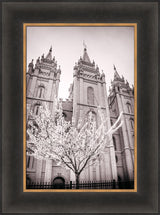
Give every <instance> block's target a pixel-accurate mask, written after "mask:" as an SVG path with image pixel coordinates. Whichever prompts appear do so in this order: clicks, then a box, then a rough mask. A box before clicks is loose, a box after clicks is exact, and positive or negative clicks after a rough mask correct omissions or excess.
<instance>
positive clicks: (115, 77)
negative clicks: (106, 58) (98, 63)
mask: <svg viewBox="0 0 160 215" xmlns="http://www.w3.org/2000/svg"><path fill="white" fill-rule="evenodd" d="M113 68H114V80H116V79H121V78H120V76H119V74H118V72H117V69H116V67H115V65H114V64H113Z"/></svg>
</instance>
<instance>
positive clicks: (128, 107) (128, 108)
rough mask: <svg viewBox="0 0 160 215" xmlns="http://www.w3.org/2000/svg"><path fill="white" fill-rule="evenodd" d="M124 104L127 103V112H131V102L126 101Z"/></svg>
mask: <svg viewBox="0 0 160 215" xmlns="http://www.w3.org/2000/svg"><path fill="white" fill-rule="evenodd" d="M126 105H127V111H128V113H131V112H132V110H131V104H130V103H128V102H127V104H126Z"/></svg>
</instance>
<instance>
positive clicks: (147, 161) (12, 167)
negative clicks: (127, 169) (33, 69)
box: [1, 1, 158, 214]
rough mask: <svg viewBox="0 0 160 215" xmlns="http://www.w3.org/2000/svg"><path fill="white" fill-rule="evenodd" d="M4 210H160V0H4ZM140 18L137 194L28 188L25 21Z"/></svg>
mask: <svg viewBox="0 0 160 215" xmlns="http://www.w3.org/2000/svg"><path fill="white" fill-rule="evenodd" d="M1 6H2V7H1V10H2V81H3V85H2V96H3V100H2V101H3V104H2V111H3V112H2V114H3V118H2V141H3V146H2V212H3V213H21V214H22V213H45V214H46V213H84V214H85V213H158V129H157V128H158V99H157V97H158V3H157V2H129V3H127V2H104V1H103V2H53V1H52V2H37V1H34V2H14V3H12V2H2V4H1ZM29 22H30V23H41V22H43V23H44V22H55V23H137V24H138V31H137V32H138V49H137V51H138V64H137V65H138V67H137V91H138V96H137V110H138V113H137V130H138V132H137V138H138V140H137V141H138V144H137V145H138V148H137V151H138V181H137V182H138V192H137V193H108V192H106V193H105V192H104V193H83V192H82V193H76V192H75V193H39V192H38V193H24V192H23V23H29Z"/></svg>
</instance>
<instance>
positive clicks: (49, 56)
mask: <svg viewBox="0 0 160 215" xmlns="http://www.w3.org/2000/svg"><path fill="white" fill-rule="evenodd" d="M46 59H48V60H52V46H51V47H50V49H49V52H48V54H47V56H46Z"/></svg>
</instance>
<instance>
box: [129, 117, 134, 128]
mask: <svg viewBox="0 0 160 215" xmlns="http://www.w3.org/2000/svg"><path fill="white" fill-rule="evenodd" d="M130 126H131V129H132V130H133V129H134V120H133V119H130Z"/></svg>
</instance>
